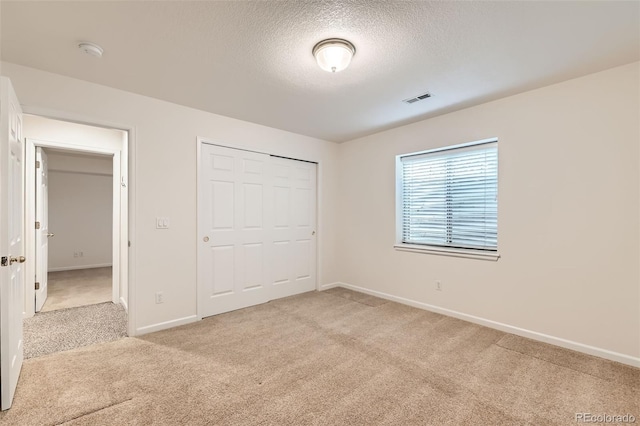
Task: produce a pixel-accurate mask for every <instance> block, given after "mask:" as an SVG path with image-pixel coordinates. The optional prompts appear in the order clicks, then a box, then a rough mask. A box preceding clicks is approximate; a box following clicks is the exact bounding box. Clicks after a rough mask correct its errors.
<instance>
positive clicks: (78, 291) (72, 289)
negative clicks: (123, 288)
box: [40, 266, 112, 312]
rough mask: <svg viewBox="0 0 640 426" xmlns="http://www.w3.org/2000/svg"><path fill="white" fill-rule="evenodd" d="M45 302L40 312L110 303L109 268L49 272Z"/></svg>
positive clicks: (110, 284)
mask: <svg viewBox="0 0 640 426" xmlns="http://www.w3.org/2000/svg"><path fill="white" fill-rule="evenodd" d="M47 278H48V280H49V282H48V288H47V293H48V294H47V300H46V301H45V302H44V305H43V306H42V310H41V311H40V312H48V311H55V310H58V309H67V308H74V307H77V306H85V305H93V304H96V303H103V302H111V301H112V300H111V299H112V295H111V293H112V289H111V287H112V281H111V267H110V266H109V267H107V268H90V269H75V270H72V271H58V272H49V274H48V277H47Z"/></svg>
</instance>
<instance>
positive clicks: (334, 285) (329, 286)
mask: <svg viewBox="0 0 640 426" xmlns="http://www.w3.org/2000/svg"><path fill="white" fill-rule="evenodd" d="M345 286H346V284H343V283H328V284H321V285H320V288H319V289H318V291H323V290H329V289H330V288H334V287H345Z"/></svg>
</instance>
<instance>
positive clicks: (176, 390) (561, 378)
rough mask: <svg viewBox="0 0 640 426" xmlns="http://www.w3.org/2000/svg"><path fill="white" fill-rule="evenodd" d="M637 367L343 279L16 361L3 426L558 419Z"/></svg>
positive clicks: (635, 403) (603, 400)
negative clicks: (351, 285) (341, 285)
mask: <svg viewBox="0 0 640 426" xmlns="http://www.w3.org/2000/svg"><path fill="white" fill-rule="evenodd" d="M639 393H640V370H638V369H635V368H632V367H628V366H625V365H622V364H617V363H614V362H609V361H605V360H603V359H599V358H595V357H591V356H588V355H583V354H579V353H575V352H571V351H568V350H564V349H560V348H557V347H553V346H549V345H546V344H542V343H537V342H532V341H530V340H527V339H523V338H520V337H516V336H513V335H509V334H506V333H503V332H500V331H496V330H492V329H489V328H485V327H481V326H478V325H475V324H471V323H467V322H464V321H461V320H457V319H454V318H450V317H445V316H442V315H438V314H434V313H431V312H427V311H423V310H419V309H415V308H411V307H408V306H404V305H400V304H396V303H392V302H386V301H382V300H380V299H376V298H372V297H370V296H365V295H359V294H357V293H353V292H349V291H346V290H342V289H333V290H328V291H325V292H321V293H318V292H313V293H306V294H302V295H299V296H294V297H290V298H286V299H281V300H277V301H273V302H270V303H267V304H264V305H259V306H255V307H252V308H248V309H243V310H239V311H235V312H231V313H228V314H223V315H218V316H215V317H211V318H208V319H205V320H203V321H200V322H196V323H193V324H189V325H186V326H183V327H178V328H175V329H171V330H165V331H161V332H158V333H153V334H150V335H146V336H143V338H125V339H121V340H118V341H114V342H110V343H104V344H99V345H94V346H89V347H85V348H81V349H75V350H72V351H67V352H61V353H57V354H52V355H48V356H43V357H39V358H34V359H30V360H27V361H26V362H25V364H24V367H23V372H22V375H21V378H20V382H19V384H18V389H17V392H16V397H15V400H14V405H13V408H11V410H9V411H8V412H4V413H2V414H0V423H2V424H5V425H54V424H61V423H65V422H66V423H65V424H66V425H125V424H127V425H130V424H135V425H156V424H157V425H491V426H498V425H569V424H575V423H576V422H575V415H576V413H581V412H589V413H593V414H627V413H630V414H633V415H635V416H636V418H640V412H639V399H638V395H639Z"/></svg>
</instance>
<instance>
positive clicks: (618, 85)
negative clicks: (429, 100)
mask: <svg viewBox="0 0 640 426" xmlns="http://www.w3.org/2000/svg"><path fill="white" fill-rule="evenodd" d="M638 77H639V67H638V63H635V64H631V65H627V66H623V67H619V68H614V69H611V70H608V71H604V72H601V73H598V74H593V75H589V76H586V77H583V78H579V79H575V80H570V81H567V82H564V83H561V84H557V85H553V86H549V87H545V88H542V89H539V90H535V91H531V92H527V93H523V94H520V95H517V96H511V97H508V98H505V99H502V100H499V101H496V102H491V103H487V104H484V105H480V106H477V107H474V108H469V109H465V110H462V111H458V112H454V113H451V114H447V115H443V116H439V117H436V118H432V119H429V120H425V121H422V122H419V123H415V124H411V125H407V126H403V127H400V128H396V129H393V130H390V131H386V132H383V133H378V134H375V135H372V136H369V137H365V138H361V139H358V140H354V141H350V142H347V143H345V144H342V145H340V152H339V158H340V169H339V170H340V182H341V185H340V194H339V200H338V206H339V216H340V222H339V224H340V227H339V229H338V230H339V234H340V236H341V244H340V245H339V246H338V250H339V251H338V258H339V259H340V274H339V275H340V279H341V281H343V282H344V283H347V284H351V285H354V286H359V287H363V288H365V289H368V290H372V291H377V292H381V293H384V294H387V295H392V296H397V297H402V298H405V299H408V300H409V301H417V302H420V303H423V304H428V305H432V306H433V307H437V308H443V309H448V310H451V311H455V312H458V313H462V314H465V315H469V316H475V317H479V318H480V319H487V320H490V321H495V322H499V323H503V324H506V325H508V326H511V327H517V328H521V329H525V330H528V331H532V332H535V333H541V334H545V335H549V336H551V337H553V338H554V339H556V340H555V341H554V343H562V342H561V340H559V339H566V340H568V341H571V342H576V343H578V344H581V345H586V346H593V347H595V348H598V349H602V350H605V351H612V352H615V353H618V354H623V355H626V356H628V357H632V358H635V362H636V363H637V362H638V357H639V356H640V292H639V289H640V277H639V259H640V252H639V231H640V228H639V219H640V211H639V207H638V206H639V195H640V189H639V173H638V170H639V145H640V131H639V129H640V118H639V117H640V107H639V96H638V95H639V89H640V87H639V78H638ZM490 137H498V139H499V207H498V209H499V210H498V216H499V219H498V220H499V222H498V223H499V224H498V233H499V235H498V250H499V253H500V255H501V258H500V259H499V260H498V261H497V262H492V261H482V260H472V259H461V258H455V257H445V256H438V255H429V254H421V253H420V254H417V253H408V252H401V251H396V250H394V248H393V244H394V241H395V177H394V173H395V169H394V167H395V165H394V159H395V156H396V155H398V154H403V153H409V152H415V151H421V150H427V149H431V148H436V147H441V146H447V145H453V144H459V143H463V142H470V141H475V140H480V139H486V138H490ZM435 280H441V281H442V285H443V287H444V290H443V291H435V285H434V281H435ZM512 331H515V329H514V330H512ZM525 334H526V333H525ZM537 337H540V336H537ZM580 349H585V347H583V348H580Z"/></svg>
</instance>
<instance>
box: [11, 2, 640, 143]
mask: <svg viewBox="0 0 640 426" xmlns="http://www.w3.org/2000/svg"><path fill="white" fill-rule="evenodd" d="M0 7H1V8H2V10H1V13H0V19H1V25H2V27H1V32H0V36H1V38H2V43H1V50H0V52H1V55H2V60H3V61H7V62H13V63H17V64H21V65H26V66H30V67H34V68H38V69H42V70H46V71H50V72H54V73H58V74H63V75H67V76H70V77H75V78H79V79H82V80H87V81H92V82H96V83H100V84H103V85H106V86H111V87H115V88H119V89H123V90H127V91H131V92H135V93H140V94H143V95H147V96H151V97H155V98H158V99H163V100H167V101H171V102H174V103H178V104H182V105H187V106H190V107H194V108H198V109H202V110H206V111H210V112H213V113H217V114H222V115H226V116H229V117H234V118H238V119H242V120H246V121H251V122H255V123H260V124H264V125H267V126H271V127H275V128H279V129H285V130H289V131H292V132H296V133H300V134H304V135H310V136H314V137H318V138H322V139H326V140H331V141H337V142H340V141H345V140H350V139H353V138H356V137H360V136H364V135H367V134H371V133H374V132H377V131H380V130H383V129H388V128H391V127H394V126H398V125H401V124H406V123H409V122H413V121H418V120H421V119H424V118H427V117H430V116H434V115H438V114H442V113H444V112H448V111H452V110H455V109H460V108H463V107H467V106H470V105H474V104H478V103H481V102H485V101H488V100H492V99H497V98H500V97H502V96H505V95H509V94H514V93H518V92H521V91H524V90H529V89H532V88H536V87H541V86H544V85H548V84H551V83H554V82H559V81H562V80H566V79H569V78H573V77H578V76H581V75H585V74H588V73H592V72H596V71H600V70H604V69H607V68H611V67H614V66H617V65H622V64H626V63H630V62H633V61H637V60H639V59H640V24H639V21H640V3H639V2H635V1H631V2H613V1H606V2H586V1H585V2H547V1H539V2H515V1H514V2H446V1H443V2H430V1H415V2H410V1H401V2H382V1H353V2H352V1H336V2H329V1H277V2H276V1H260V2H245V1H229V2H222V1H196V2H190V1H173V2H166V1H162V2H160V1H140V2H133V1H108V2H96V1H83V2H71V1H60V2H58V1H46V2H30V1H17V2H11V1H2V2H1V3H0ZM330 37H341V38H346V39H348V40H350V41H351V42H352V43H353V44H354V45H355V46H356V49H357V53H356V56H355V57H354V59H353V61H352V63H351V66H350V67H349V68H348V69H347V70H345V71H343V72H340V73H336V74H330V73H327V72H324V71H322V70H320V68H318V66H317V65H316V64H315V61H314V58H313V57H312V55H311V49H312V48H313V46H314V45H315V44H316V43H317V42H318V41H320V40H322V39H324V38H330ZM83 40H88V41H93V42H95V43H98V44H100V45H101V46H102V47H103V48H104V49H105V53H104V56H103V57H102V58H101V59H97V58H93V57H90V56H86V55H83V54H81V52H80V51H79V49H77V47H76V46H77V43H78V42H79V41H83ZM425 91H429V92H431V93H432V94H433V97H432V98H429V99H428V100H425V101H421V102H418V103H414V104H411V105H407V104H405V103H403V102H402V100H403V99H406V98H409V97H413V96H416V95H418V94H421V93H423V92H425Z"/></svg>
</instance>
